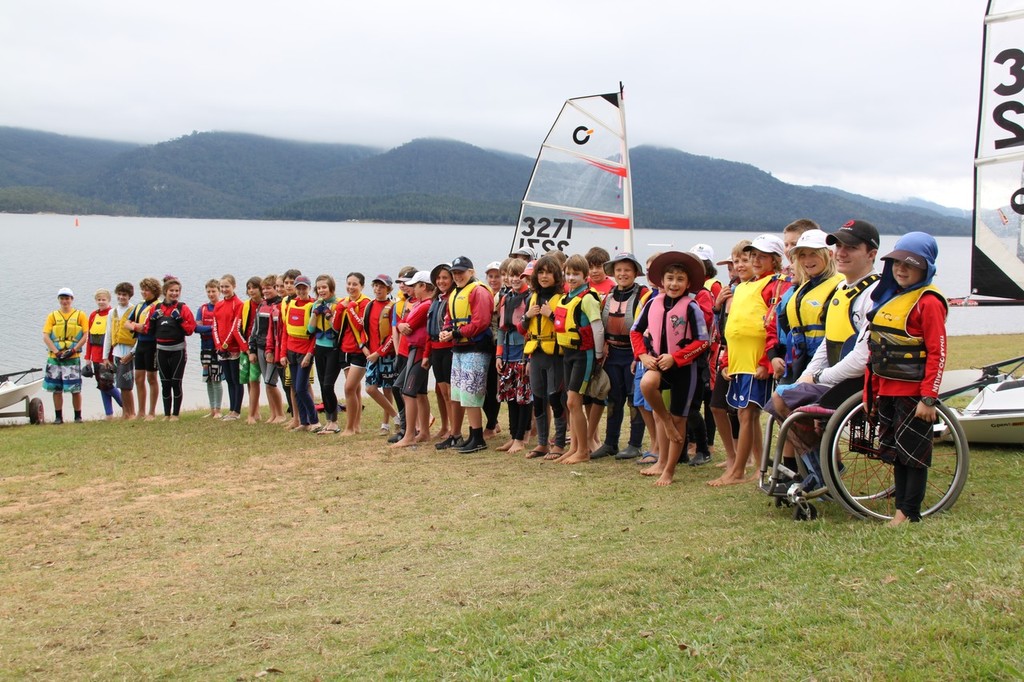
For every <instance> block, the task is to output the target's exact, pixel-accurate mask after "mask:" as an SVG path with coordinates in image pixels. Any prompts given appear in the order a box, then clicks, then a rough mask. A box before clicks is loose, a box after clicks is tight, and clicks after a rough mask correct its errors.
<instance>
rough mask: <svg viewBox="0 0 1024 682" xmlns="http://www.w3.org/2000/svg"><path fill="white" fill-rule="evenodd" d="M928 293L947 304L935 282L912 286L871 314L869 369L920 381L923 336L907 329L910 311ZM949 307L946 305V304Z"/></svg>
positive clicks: (890, 377) (925, 354)
mask: <svg viewBox="0 0 1024 682" xmlns="http://www.w3.org/2000/svg"><path fill="white" fill-rule="evenodd" d="M927 293H932V294H935V295H936V296H938V297H939V299H940V300H941V301H942V302H943V304H946V297H945V296H943V295H942V292H940V291H939V290H938V289H937V288H935V286H933V285H931V284H929V285H928V286H924V287H921V288H920V289H914V290H913V291H908V292H905V293H902V294H899V295H898V296H895V297H893V298H892V299H890V300H889V301H886V302H885V303H883V304H882V305H881V306H879V308H878V309H877V310H875V312H874V315H873V317H872V318H871V324H870V325H869V330H870V332H869V334H868V353H869V360H868V362H870V363H871V371H872V372H874V373H875V374H877V375H878V376H880V377H885V378H886V379H896V380H899V381H921V379H923V378H924V364H925V359H926V357H927V355H928V353H927V351H926V349H925V345H924V339H923V338H922V337H919V336H912V335H911V334H910V333H909V332H908V331H907V320H908V319H909V318H910V312H911V311H912V310H913V309H914V306H916V305H917V302H918V301H919V300H921V297H922V296H924V295H925V294H927ZM947 309H948V306H947Z"/></svg>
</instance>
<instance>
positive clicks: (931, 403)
mask: <svg viewBox="0 0 1024 682" xmlns="http://www.w3.org/2000/svg"><path fill="white" fill-rule="evenodd" d="M921 402H922V403H924V404H925V405H926V406H928V407H935V406H936V405H937V404H938V403H939V401H938V400H937V399H935V398H933V397H931V396H926V397H924V398H921Z"/></svg>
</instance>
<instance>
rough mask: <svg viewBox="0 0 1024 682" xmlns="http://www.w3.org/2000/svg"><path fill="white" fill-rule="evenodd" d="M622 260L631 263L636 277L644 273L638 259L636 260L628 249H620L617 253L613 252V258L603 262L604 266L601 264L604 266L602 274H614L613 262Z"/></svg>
mask: <svg viewBox="0 0 1024 682" xmlns="http://www.w3.org/2000/svg"><path fill="white" fill-rule="evenodd" d="M622 261H626V262H629V263H632V264H633V267H634V268H636V276H637V277H639V276H641V275H643V274H644V268H643V266H642V265H640V261H638V260H637V259H636V256H634V255H633V254H631V253H630V252H629V251H620V252H619V253H617V254H615V257H614V258H612V259H611V260H610V261H608V262H607V263H605V264H604V266H603V267H604V274H606V275H609V276H612V275H614V274H615V264H616V263H621V262H622Z"/></svg>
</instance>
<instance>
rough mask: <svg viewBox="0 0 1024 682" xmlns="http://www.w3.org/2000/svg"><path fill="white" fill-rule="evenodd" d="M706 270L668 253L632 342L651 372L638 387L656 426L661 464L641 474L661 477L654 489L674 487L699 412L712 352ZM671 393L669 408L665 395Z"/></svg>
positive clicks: (654, 274) (688, 257) (656, 266)
mask: <svg viewBox="0 0 1024 682" xmlns="http://www.w3.org/2000/svg"><path fill="white" fill-rule="evenodd" d="M704 272H705V271H704V265H703V264H702V263H701V261H700V260H699V259H698V258H697V257H696V256H694V255H693V254H690V253H682V252H680V251H668V252H666V253H663V254H661V255H659V256H658V257H657V258H655V259H654V261H653V262H652V263H651V266H650V268H649V269H648V273H647V281H649V282H650V283H651V285H652V286H654V287H657V288H658V289H659V294H658V295H657V296H654V297H652V298H651V300H650V302H649V303H648V305H647V306H646V307H645V308H644V309H643V311H642V312H641V313H640V317H639V318H637V321H636V323H635V324H634V325H633V330H632V331H631V332H630V341H631V343H632V346H633V354H634V356H635V357H636V359H637V361H639V362H640V363H642V364H643V366H644V367H645V368H646V369H647V371H646V372H645V373H644V376H643V379H641V381H640V389H641V390H642V391H643V395H644V399H645V400H646V401H647V403H648V405H650V406H651V409H652V411H653V412H654V417H655V420H656V421H657V423H658V428H657V432H658V440H659V441H660V442H659V443H658V451H659V454H660V456H659V458H658V462H657V464H654V465H653V466H651V467H649V468H647V469H644V470H643V471H641V472H640V473H641V474H643V475H645V476H657V477H658V479H657V480H656V481H655V485H658V486H666V485H669V484H670V483H672V479H673V477H674V475H675V468H676V464H677V463H678V462H679V458H680V456H681V455H682V451H683V442H684V440H685V433H686V420H687V417H688V416H689V415H690V412H691V410H699V408H700V403H701V397H702V395H703V391H704V382H703V379H702V373H703V369H704V367H706V362H707V358H706V356H707V351H708V349H709V348H710V346H711V339H710V336H709V334H708V329H707V321H706V317H705V315H704V312H703V310H701V308H700V306H699V305H698V304H697V302H696V300H695V295H696V293H697V292H698V291H700V289H701V288H702V287H703V286H704ZM664 390H669V391H670V392H671V399H670V404H669V406H668V407H666V405H665V401H664V399H663V398H662V391H664Z"/></svg>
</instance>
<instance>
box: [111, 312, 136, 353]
mask: <svg viewBox="0 0 1024 682" xmlns="http://www.w3.org/2000/svg"><path fill="white" fill-rule="evenodd" d="M131 314H132V309H131V308H129V309H128V310H126V311H125V312H124V315H118V314H117V308H114V309H113V310H111V311H110V344H111V345H112V346H118V345H120V346H131V345H132V344H134V343H135V332H133V331H132V330H131V329H128V327H127V326H126V325H125V322H127V321H128V318H129V317H130V316H131Z"/></svg>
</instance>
